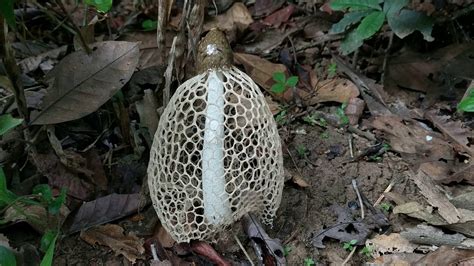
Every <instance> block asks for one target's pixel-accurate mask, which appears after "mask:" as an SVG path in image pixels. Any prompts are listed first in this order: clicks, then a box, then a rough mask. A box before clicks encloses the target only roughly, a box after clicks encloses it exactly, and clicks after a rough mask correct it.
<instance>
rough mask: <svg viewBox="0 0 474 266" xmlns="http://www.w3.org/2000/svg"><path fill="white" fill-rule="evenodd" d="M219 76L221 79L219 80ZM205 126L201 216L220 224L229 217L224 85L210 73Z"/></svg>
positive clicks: (219, 74)
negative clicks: (226, 179) (202, 214)
mask: <svg viewBox="0 0 474 266" xmlns="http://www.w3.org/2000/svg"><path fill="white" fill-rule="evenodd" d="M219 76H220V77H219ZM207 81H208V91H207V109H206V123H205V128H204V144H203V148H202V193H203V200H204V203H203V205H204V216H205V217H206V219H207V220H208V221H209V222H210V223H211V224H220V223H221V222H223V221H224V220H225V218H226V217H229V216H231V214H232V213H231V210H230V203H229V195H227V193H226V191H225V185H226V181H225V172H224V84H223V83H222V74H221V73H219V71H216V70H211V71H210V73H209V77H208V80H207Z"/></svg>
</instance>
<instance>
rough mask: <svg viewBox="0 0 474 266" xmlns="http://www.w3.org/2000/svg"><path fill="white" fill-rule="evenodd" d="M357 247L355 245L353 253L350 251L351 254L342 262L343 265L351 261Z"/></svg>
mask: <svg viewBox="0 0 474 266" xmlns="http://www.w3.org/2000/svg"><path fill="white" fill-rule="evenodd" d="M356 249H357V247H354V248H353V249H352V251H351V253H349V255H348V256H347V258H346V259H345V260H344V261H343V262H342V264H341V265H342V266H344V265H346V264H347V263H348V262H349V260H350V259H351V258H352V256H353V255H354V253H355V252H356Z"/></svg>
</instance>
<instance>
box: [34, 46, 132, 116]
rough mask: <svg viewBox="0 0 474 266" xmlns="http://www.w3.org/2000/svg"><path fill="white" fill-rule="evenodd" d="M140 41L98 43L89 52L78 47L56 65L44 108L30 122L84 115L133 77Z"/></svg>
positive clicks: (93, 109)
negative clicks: (77, 49) (138, 42)
mask: <svg viewBox="0 0 474 266" xmlns="http://www.w3.org/2000/svg"><path fill="white" fill-rule="evenodd" d="M138 52H139V49H138V44H137V43H131V42H119V41H107V42H101V43H97V44H95V45H94V47H93V51H92V53H91V54H90V55H88V54H87V53H86V52H85V51H83V50H81V51H77V52H74V53H72V54H70V55H68V56H66V57H65V58H64V59H63V60H61V62H60V63H59V64H58V65H57V66H56V68H55V69H53V70H52V71H51V72H50V73H49V75H48V79H49V80H52V86H51V87H50V88H49V89H48V93H47V94H46V95H45V97H44V99H43V104H42V111H41V112H40V113H39V114H37V115H36V116H35V117H33V119H32V121H31V123H32V124H36V125H41V124H56V123H61V122H66V121H70V120H74V119H78V118H81V117H84V116H86V115H88V114H90V113H92V112H94V111H95V110H97V109H98V108H99V107H100V106H101V105H102V104H104V103H105V102H106V101H108V100H109V99H110V98H111V97H112V96H113V95H114V94H115V93H116V92H117V91H118V90H119V89H120V88H122V87H123V85H125V83H126V82H127V81H128V80H129V79H130V77H131V76H132V74H133V72H134V71H135V67H136V66H137V64H138Z"/></svg>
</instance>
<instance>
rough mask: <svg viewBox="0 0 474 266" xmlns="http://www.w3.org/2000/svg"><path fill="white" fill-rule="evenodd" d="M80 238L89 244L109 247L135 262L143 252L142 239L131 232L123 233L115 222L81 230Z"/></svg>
mask: <svg viewBox="0 0 474 266" xmlns="http://www.w3.org/2000/svg"><path fill="white" fill-rule="evenodd" d="M81 238H82V239H83V240H84V241H86V242H87V243H89V244H91V245H95V244H97V243H98V244H100V245H103V246H108V247H110V248H111V249H112V250H113V251H114V252H115V253H117V254H122V255H124V256H125V257H126V258H127V259H128V260H129V261H130V262H132V263H135V261H136V260H137V259H139V258H142V255H143V254H144V253H145V248H144V247H143V244H144V241H143V239H141V238H138V237H137V236H135V235H134V234H132V233H129V234H128V235H125V234H124V232H123V228H122V227H120V226H118V225H116V224H106V225H102V226H97V227H93V228H90V229H89V230H87V231H83V232H81Z"/></svg>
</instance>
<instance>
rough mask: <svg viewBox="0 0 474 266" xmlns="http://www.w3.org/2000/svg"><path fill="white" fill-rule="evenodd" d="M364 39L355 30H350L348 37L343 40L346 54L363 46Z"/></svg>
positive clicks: (342, 48) (342, 47)
mask: <svg viewBox="0 0 474 266" xmlns="http://www.w3.org/2000/svg"><path fill="white" fill-rule="evenodd" d="M363 41H364V40H363V39H361V38H360V37H359V35H358V34H357V32H356V31H355V30H353V31H351V32H349V33H348V34H347V35H346V37H345V38H344V39H343V40H342V42H341V46H339V48H340V49H341V51H342V53H343V54H344V55H347V54H350V53H352V52H354V51H355V50H357V49H358V48H359V47H361V46H362V44H363V43H364V42H363Z"/></svg>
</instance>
